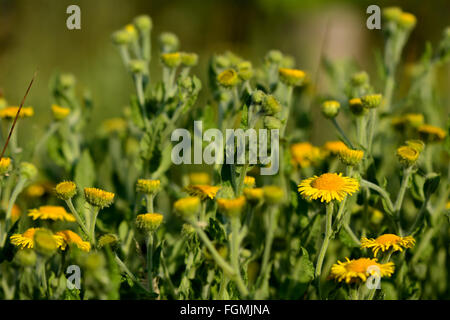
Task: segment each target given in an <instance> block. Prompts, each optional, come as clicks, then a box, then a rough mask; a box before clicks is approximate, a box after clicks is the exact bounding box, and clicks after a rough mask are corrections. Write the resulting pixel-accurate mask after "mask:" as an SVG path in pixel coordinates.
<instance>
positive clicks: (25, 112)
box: [0, 107, 34, 119]
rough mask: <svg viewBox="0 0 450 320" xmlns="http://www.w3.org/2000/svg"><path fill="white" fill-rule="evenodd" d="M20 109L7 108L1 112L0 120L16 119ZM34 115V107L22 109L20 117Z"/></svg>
mask: <svg viewBox="0 0 450 320" xmlns="http://www.w3.org/2000/svg"><path fill="white" fill-rule="evenodd" d="M18 111H19V107H7V108H4V109H1V110H0V118H2V119H14V118H15V117H16V114H17V112H18ZM33 115H34V110H33V107H22V109H21V110H20V114H19V117H20V118H25V117H32V116H33Z"/></svg>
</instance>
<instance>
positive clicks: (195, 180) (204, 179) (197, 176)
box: [189, 172, 211, 185]
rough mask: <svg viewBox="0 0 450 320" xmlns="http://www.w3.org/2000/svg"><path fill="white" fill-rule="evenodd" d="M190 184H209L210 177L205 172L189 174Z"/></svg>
mask: <svg viewBox="0 0 450 320" xmlns="http://www.w3.org/2000/svg"><path fill="white" fill-rule="evenodd" d="M189 183H190V184H193V185H195V184H203V185H205V184H211V176H210V175H209V173H206V172H191V173H189Z"/></svg>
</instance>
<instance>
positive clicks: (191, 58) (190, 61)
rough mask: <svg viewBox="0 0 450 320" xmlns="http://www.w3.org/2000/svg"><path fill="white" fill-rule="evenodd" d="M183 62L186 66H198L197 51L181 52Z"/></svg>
mask: <svg viewBox="0 0 450 320" xmlns="http://www.w3.org/2000/svg"><path fill="white" fill-rule="evenodd" d="M181 63H182V64H183V65H184V66H186V67H193V66H196V65H197V63H198V55H197V54H196V53H186V52H182V53H181Z"/></svg>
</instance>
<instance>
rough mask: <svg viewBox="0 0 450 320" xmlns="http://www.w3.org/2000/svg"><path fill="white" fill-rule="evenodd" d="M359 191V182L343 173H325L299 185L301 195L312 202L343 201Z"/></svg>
mask: <svg viewBox="0 0 450 320" xmlns="http://www.w3.org/2000/svg"><path fill="white" fill-rule="evenodd" d="M358 190H359V182H358V180H356V179H354V178H350V177H343V176H342V173H339V174H336V173H324V174H322V175H320V176H319V177H318V176H314V177H312V178H308V179H305V180H303V181H302V182H301V183H300V184H299V185H298V191H299V192H300V194H301V195H302V196H303V197H304V198H306V199H310V200H317V199H320V200H321V202H327V203H329V202H330V201H332V200H337V201H339V202H340V201H342V200H343V199H344V198H345V197H346V196H347V195H348V194H349V195H351V194H353V193H354V192H356V191H358Z"/></svg>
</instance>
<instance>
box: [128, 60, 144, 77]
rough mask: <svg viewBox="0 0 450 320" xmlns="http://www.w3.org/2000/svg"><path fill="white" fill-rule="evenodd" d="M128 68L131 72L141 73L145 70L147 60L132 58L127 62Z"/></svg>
mask: <svg viewBox="0 0 450 320" xmlns="http://www.w3.org/2000/svg"><path fill="white" fill-rule="evenodd" d="M128 68H129V70H130V72H131V73H134V74H143V73H145V72H146V70H147V62H146V61H145V60H138V59H134V60H131V61H130V62H129V63H128Z"/></svg>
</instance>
